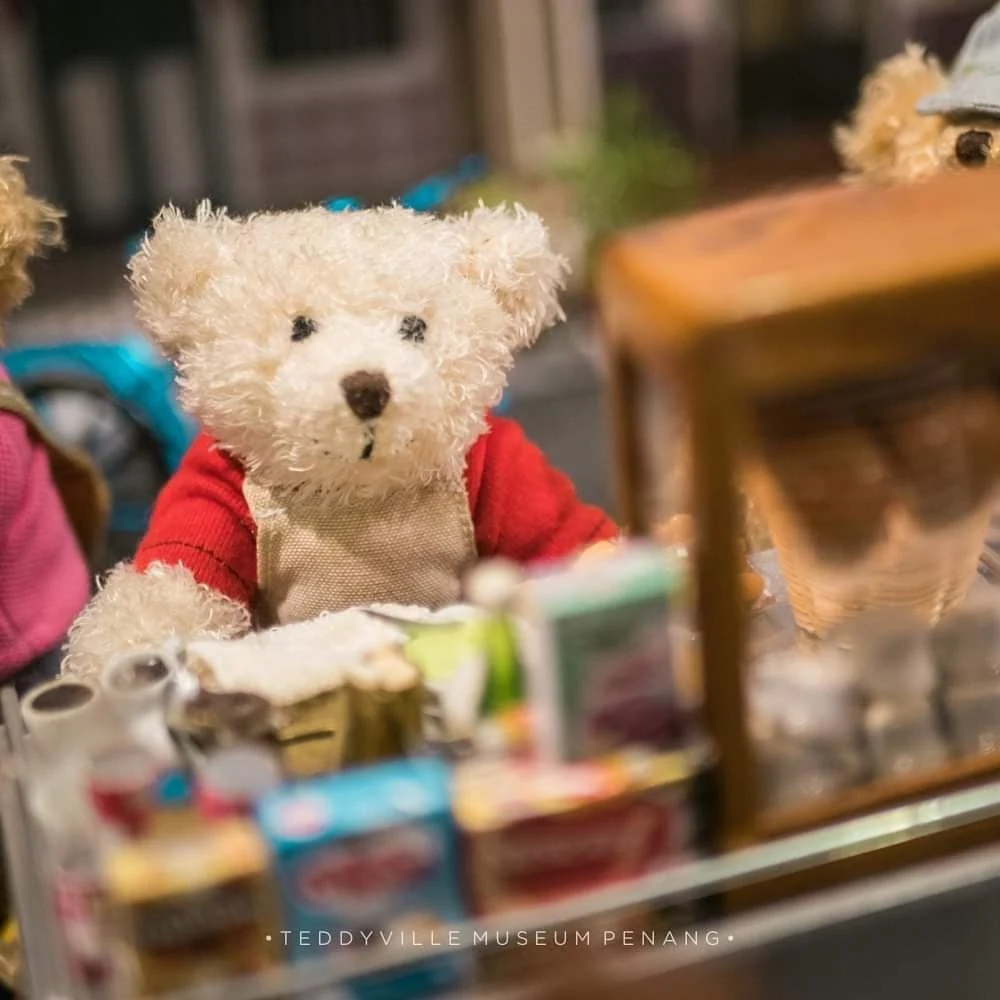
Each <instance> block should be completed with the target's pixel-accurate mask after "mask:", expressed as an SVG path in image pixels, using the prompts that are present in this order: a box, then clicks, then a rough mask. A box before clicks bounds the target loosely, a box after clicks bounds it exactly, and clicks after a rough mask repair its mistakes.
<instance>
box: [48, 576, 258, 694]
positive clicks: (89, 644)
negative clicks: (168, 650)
mask: <svg viewBox="0 0 1000 1000" xmlns="http://www.w3.org/2000/svg"><path fill="white" fill-rule="evenodd" d="M249 629H250V616H249V613H248V612H247V610H246V609H245V608H244V607H242V606H241V605H239V604H237V603H236V602H235V601H231V600H229V599H228V598H226V597H223V596H222V595H221V594H219V593H216V592H215V591H214V590H211V589H210V588H209V587H205V586H203V585H201V584H199V583H197V582H196V581H195V579H194V577H193V576H192V575H191V573H190V572H189V571H188V570H187V569H185V568H184V567H183V566H167V565H164V564H163V563H154V564H153V565H152V566H150V567H149V568H148V569H147V570H146V571H145V572H139V571H138V570H136V569H134V568H133V567H132V566H130V565H128V564H127V563H122V564H121V565H119V566H117V567H116V568H115V569H113V570H112V571H111V573H110V574H109V575H108V577H107V579H106V580H105V582H104V584H103V586H102V587H101V588H100V590H99V591H98V593H97V595H96V596H95V597H94V598H93V600H92V601H91V602H90V604H89V605H88V606H87V608H86V609H85V610H84V612H83V613H82V614H81V615H80V617H79V618H78V619H77V620H76V622H75V623H74V624H73V627H72V628H71V629H70V635H69V643H68V645H67V649H66V656H65V659H64V660H63V668H62V669H63V673H72V674H96V673H97V672H98V671H100V670H101V669H102V668H103V666H104V665H105V664H106V663H107V662H108V661H109V660H111V659H114V658H115V657H118V656H122V655H123V654H125V653H128V652H130V651H131V650H134V649H142V648H149V647H156V646H159V645H160V644H162V643H164V642H165V641H167V640H168V639H171V638H174V637H181V638H194V637H206V638H208V637H210V638H233V637H235V636H239V635H242V634H243V633H245V632H247V631H248V630H249Z"/></svg>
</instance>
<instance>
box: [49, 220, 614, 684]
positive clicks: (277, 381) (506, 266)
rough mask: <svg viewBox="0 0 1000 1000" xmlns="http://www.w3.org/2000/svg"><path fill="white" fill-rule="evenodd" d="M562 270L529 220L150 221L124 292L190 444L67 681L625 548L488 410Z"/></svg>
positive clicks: (75, 655)
mask: <svg viewBox="0 0 1000 1000" xmlns="http://www.w3.org/2000/svg"><path fill="white" fill-rule="evenodd" d="M564 270H565V268H564V263H563V261H562V259H561V258H560V257H559V256H558V255H556V254H555V253H554V252H553V250H552V249H551V247H550V245H549V239H548V234H547V231H546V229H545V226H544V225H543V223H542V221H541V220H540V219H539V218H538V217H537V216H535V215H533V214H531V213H528V212H526V211H524V210H522V209H519V208H518V209H514V210H504V209H496V210H493V209H486V208H480V209H477V210H475V211H472V212H471V213H469V214H467V215H462V216H455V217H451V218H437V217H432V216H429V215H419V214H417V213H415V212H413V211H410V210H408V209H405V208H401V207H387V208H378V209H369V210H360V211H347V212H331V211H329V210H327V209H326V208H322V207H317V208H310V209H306V210H303V211H296V212H285V213H265V214H260V215H255V216H251V217H248V218H235V217H232V216H230V215H228V214H227V213H226V212H225V211H217V210H213V209H212V208H210V207H209V206H207V205H206V206H203V207H202V208H201V209H199V211H198V212H197V214H196V215H195V216H194V217H193V218H185V217H183V216H182V215H181V214H180V213H179V212H177V211H176V210H174V209H167V210H165V211H163V212H162V213H161V214H160V216H159V217H158V219H157V220H156V222H155V225H154V230H153V234H152V236H151V237H150V238H149V239H148V240H147V241H146V243H145V245H144V246H143V248H142V249H141V250H140V251H139V253H138V254H137V255H136V256H135V257H134V258H133V261H132V264H131V279H132V285H133V288H134V291H135V295H136V298H137V304H138V311H139V316H140V318H141V320H142V321H143V324H144V326H145V328H146V329H147V330H148V331H149V333H150V334H151V335H152V336H153V338H154V339H155V340H156V342H157V343H158V344H159V345H160V347H161V348H163V349H164V350H165V351H166V352H167V353H168V354H169V355H170V356H171V357H172V358H173V359H174V361H175V362H176V365H177V370H178V375H179V384H180V392H181V396H182V400H183V402H184V404H185V405H186V406H187V408H188V409H189V410H190V411H191V412H192V413H193V414H194V415H195V416H196V417H197V418H198V420H199V421H200V423H201V426H202V428H203V431H202V434H201V436H200V438H199V439H198V440H197V441H196V442H195V444H194V445H193V446H192V448H191V450H190V452H189V453H188V455H187V457H186V458H185V459H184V461H183V463H182V466H181V468H180V469H179V470H178V472H177V473H176V474H175V476H174V478H173V479H172V481H171V482H170V483H169V484H168V485H167V486H166V488H165V489H164V491H163V493H162V494H161V497H160V499H159V501H158V503H157V506H156V509H155V511H154V514H153V517H152V522H151V524H150V527H149V530H148V533H147V535H146V537H145V539H144V541H143V542H142V544H141V546H140V548H139V550H138V553H137V555H136V558H135V560H134V561H133V562H132V563H131V564H130V565H122V566H120V567H118V568H117V569H115V570H114V571H113V572H112V573H111V575H110V577H109V578H108V579H107V581H106V582H105V584H104V586H103V588H102V589H101V591H100V593H99V594H98V595H97V596H96V597H95V599H94V601H93V602H92V604H91V605H90V607H89V608H88V609H87V611H86V612H85V613H84V614H83V615H82V616H81V618H80V619H79V620H78V621H77V623H76V625H75V627H74V629H73V631H72V635H71V640H70V644H69V650H68V656H67V660H66V663H65V665H64V668H65V669H67V670H70V671H74V672H88V673H89V672H93V671H95V670H98V669H100V667H101V666H102V665H103V664H104V662H106V660H107V659H108V658H110V657H113V656H116V655H120V654H121V653H123V652H126V651H128V650H129V649H132V648H136V647H140V646H149V645H155V644H158V643H161V642H163V641H164V640H166V639H168V638H170V637H172V636H175V635H180V636H187V637H191V636H198V635H214V636H222V637H229V636H235V635H239V634H240V633H242V632H245V631H247V630H248V629H250V628H251V627H253V626H257V627H269V626H274V625H284V624H290V623H294V622H299V621H304V620H308V619H310V618H313V617H315V616H317V615H319V614H322V613H323V612H326V611H336V610H341V609H344V608H348V607H353V606H361V605H366V604H372V603H393V604H403V605H415V606H419V607H423V608H438V607H442V606H445V605H448V604H450V603H454V602H455V601H456V600H458V599H459V597H460V584H461V578H462V575H463V573H464V571H465V570H466V569H467V568H468V567H469V566H470V564H471V563H472V562H474V561H475V560H476V559H477V558H483V557H491V556H503V557H507V558H510V559H512V560H515V561H517V562H520V563H530V562H533V561H536V560H547V559H552V558H558V557H563V556H568V555H571V554H574V553H576V552H579V551H581V550H585V549H588V548H591V547H596V546H599V545H601V544H602V543H608V542H609V541H610V540H612V539H615V538H616V537H617V534H618V531H617V528H616V526H615V525H614V524H613V523H612V521H611V520H610V519H609V518H608V517H607V516H606V515H604V514H603V513H602V512H601V511H599V510H597V509H595V508H593V507H589V506H586V505H585V504H583V503H581V502H580V500H579V499H577V497H576V496H575V494H574V491H573V488H572V486H571V485H570V483H569V481H568V480H567V479H566V478H565V477H564V476H563V475H562V474H560V473H559V472H557V471H556V470H555V469H553V468H552V467H551V466H550V465H549V464H548V463H547V462H546V460H545V459H544V457H543V456H542V454H541V453H540V452H539V451H538V449H537V448H535V447H534V446H533V445H532V444H530V443H529V442H528V441H527V439H526V438H525V437H524V435H523V434H522V433H521V431H520V430H519V429H518V427H517V426H516V425H515V424H513V423H510V422H509V421H506V420H503V419H501V418H495V417H492V416H489V415H488V414H489V411H490V408H491V407H492V406H493V405H494V404H496V403H497V402H498V400H499V399H500V396H501V393H502V391H503V388H504V385H505V382H506V374H507V372H508V370H509V369H510V367H511V364H512V362H513V358H514V354H515V352H516V351H517V350H519V349H520V348H523V347H526V346H528V345H529V344H531V343H532V342H533V341H534V340H535V338H536V337H537V336H538V335H539V333H540V332H541V331H542V330H543V329H545V328H546V327H547V326H549V325H550V324H552V323H553V322H554V321H555V320H556V319H557V317H558V316H559V315H560V309H559V304H558V292H559V289H560V287H561V284H562V281H563V276H564Z"/></svg>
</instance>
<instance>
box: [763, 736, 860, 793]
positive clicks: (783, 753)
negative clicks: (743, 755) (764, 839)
mask: <svg viewBox="0 0 1000 1000" xmlns="http://www.w3.org/2000/svg"><path fill="white" fill-rule="evenodd" d="M755 752H756V758H757V766H758V768H759V774H760V778H761V792H762V797H763V801H764V803H765V805H766V806H767V808H770V809H779V808H785V807H792V806H798V805H805V804H807V803H809V802H815V801H819V800H821V799H825V798H829V797H831V796H833V795H836V794H837V793H839V792H843V791H846V790H847V789H848V788H853V787H855V786H856V785H858V784H860V783H861V782H862V781H864V779H865V777H866V776H867V764H866V761H865V758H864V757H863V755H861V754H860V753H858V752H856V751H853V750H841V751H839V752H831V751H830V750H828V749H824V748H819V747H815V746H809V745H806V744H802V743H798V742H796V741H794V740H786V739H781V738H771V739H759V740H757V741H756V742H755Z"/></svg>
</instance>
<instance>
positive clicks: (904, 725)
mask: <svg viewBox="0 0 1000 1000" xmlns="http://www.w3.org/2000/svg"><path fill="white" fill-rule="evenodd" d="M865 731H866V733H867V736H868V746H869V749H870V751H871V759H872V765H873V767H874V770H875V773H876V775H878V776H879V777H885V778H891V777H899V776H902V775H905V774H916V773H919V772H921V771H928V770H931V769H933V768H936V767H940V766H941V765H943V764H944V763H945V762H946V761H947V760H948V757H949V752H948V746H947V744H946V743H945V740H944V738H943V734H942V732H941V727H940V724H939V721H938V716H937V712H936V711H935V707H934V704H933V702H931V701H930V700H914V701H908V702H889V701H880V702H875V703H873V704H872V705H870V706H869V707H868V710H867V711H866V713H865Z"/></svg>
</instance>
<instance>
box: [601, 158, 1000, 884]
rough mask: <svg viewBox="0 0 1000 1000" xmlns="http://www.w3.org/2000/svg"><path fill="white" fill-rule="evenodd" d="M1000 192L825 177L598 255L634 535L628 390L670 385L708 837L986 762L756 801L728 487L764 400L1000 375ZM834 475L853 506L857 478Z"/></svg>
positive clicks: (978, 774)
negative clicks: (684, 455)
mask: <svg viewBox="0 0 1000 1000" xmlns="http://www.w3.org/2000/svg"><path fill="white" fill-rule="evenodd" d="M998 203H1000V175H997V174H994V173H991V172H981V173H966V174H962V175H951V176H948V177H942V178H939V179H936V180H934V181H932V182H929V183H926V184H922V185H918V186H910V187H896V188H891V189H874V188H869V187H853V186H840V185H830V186H825V187H820V188H814V189H810V190H803V191H796V192H791V193H787V194H780V195H775V196H770V197H766V198H761V199H756V200H752V201H749V202H746V203H743V204H739V205H736V206H732V207H725V208H721V209H714V210H710V211H706V212H703V213H700V214H696V215H693V216H690V217H687V218H682V219H679V220H671V221H667V222H664V223H662V224H657V225H652V226H649V227H646V228H643V229H640V230H636V231H632V232H630V233H627V234H624V235H622V236H620V237H619V238H617V239H616V240H614V241H613V242H612V243H611V244H610V245H609V246H608V247H607V249H606V251H605V254H604V258H603V262H602V267H601V271H600V275H599V299H600V308H601V313H602V326H603V329H604V331H605V337H606V341H607V351H608V357H609V360H610V371H611V386H612V406H613V414H614V420H615V430H616V437H617V444H618V461H619V474H620V481H621V499H622V505H623V510H622V515H623V520H624V523H625V524H627V526H628V527H629V529H630V530H632V531H633V532H635V533H638V534H643V533H646V532H647V531H648V530H649V529H650V527H651V524H650V523H649V521H650V519H651V515H650V512H649V510H648V507H647V505H646V504H645V500H644V498H645V496H646V495H647V493H648V491H649V487H650V483H649V479H650V477H651V475H652V473H651V470H650V467H649V465H648V463H647V461H646V458H645V454H644V448H643V437H644V434H645V432H646V431H647V428H646V427H645V426H644V423H645V422H644V420H643V417H642V415H641V413H640V410H641V407H640V406H639V404H638V399H639V396H640V383H641V382H642V381H643V380H647V381H648V380H650V379H652V380H653V382H654V384H655V385H657V386H658V387H661V388H662V391H663V392H670V393H672V394H673V397H674V398H678V399H679V400H680V407H681V410H682V412H683V414H684V418H685V423H686V428H687V433H688V435H689V444H690V449H691V452H690V453H691V455H692V456H693V458H692V462H691V511H692V512H693V513H694V516H695V521H696V525H697V544H696V555H695V573H696V578H697V579H696V583H697V594H698V622H699V629H700V632H701V641H702V657H703V668H704V684H705V699H706V715H707V722H708V726H709V728H710V731H711V733H712V735H713V737H714V739H715V740H716V741H717V744H718V747H719V749H720V771H719V777H720V808H719V819H720V829H719V845H718V846H719V847H720V848H721V849H724V850H726V849H732V848H736V847H740V846H745V845H747V844H751V843H755V842H760V841H762V840H767V839H771V838H775V837H778V836H783V835H788V834H792V833H796V832H799V831H802V830H806V829H809V828H813V827H817V826H821V825H824V824H827V823H830V822H834V821H837V820H840V819H845V818H849V817H852V816H859V815H864V814H866V813H869V812H873V811H876V810H879V809H884V808H886V807H891V806H894V805H902V804H904V803H910V802H914V801H918V800H924V799H927V798H933V796H934V795H936V794H940V793H941V792H944V791H946V790H953V789H957V788H960V787H962V786H964V785H969V784H973V783H976V782H978V781H981V780H983V779H984V778H985V777H986V776H988V775H993V776H995V775H996V774H998V773H1000V755H996V756H982V757H974V758H971V759H964V760H961V761H956V762H954V763H950V764H948V765H947V766H944V767H941V768H940V769H937V770H935V771H933V772H929V773H921V774H919V775H916V776H910V777H906V778H901V779H894V780H888V781H876V782H874V783H872V784H869V785H867V786H863V787H860V788H858V789H857V790H855V791H851V792H849V793H846V794H843V795H840V796H837V797H835V798H831V799H829V800H828V801H822V802H819V803H815V804H810V805H808V806H803V807H800V808H794V809H785V810H782V811H770V810H769V809H767V808H765V807H764V806H763V805H762V803H761V802H760V801H759V796H758V793H757V771H756V762H755V760H754V756H753V747H752V742H751V739H750V734H749V731H748V720H747V710H746V699H745V692H744V684H743V680H742V672H743V669H744V663H745V661H746V652H747V642H746V638H747V634H748V632H747V624H748V617H747V614H746V612H745V610H744V607H743V604H742V601H741V594H740V588H739V572H740V569H741V567H742V561H741V556H740V553H739V546H738V541H739V539H738V535H739V507H740V504H739V495H740V489H739V487H738V486H737V483H741V482H742V481H743V480H742V478H741V477H742V476H743V473H744V470H745V469H746V468H747V461H748V458H747V456H748V455H751V456H752V454H753V453H754V449H755V448H757V447H758V446H759V439H758V438H755V437H754V433H753V428H754V427H755V426H758V424H755V420H756V419H757V418H756V415H757V414H759V413H760V412H761V409H760V408H761V406H762V405H764V404H765V403H767V402H768V401H773V400H776V399H778V400H789V399H796V398H800V397H802V394H809V393H812V394H813V395H815V394H816V393H820V394H822V392H824V391H826V389H827V387H830V386H857V385H858V384H868V383H867V382H865V381H864V380H872V379H874V380H883V381H882V382H880V383H879V384H883V385H896V384H897V383H899V384H902V383H901V382H900V380H899V379H897V377H896V374H895V373H897V372H901V371H909V370H910V367H911V366H915V365H929V366H930V368H929V370H931V371H933V370H935V366H937V365H938V364H939V363H940V365H941V366H944V365H945V364H946V361H945V359H948V360H947V363H948V364H950V363H952V361H954V360H955V359H958V358H961V361H962V366H963V371H970V370H971V371H974V372H979V373H980V374H982V375H983V376H984V378H985V377H986V376H987V375H988V376H989V377H988V378H986V381H988V382H989V383H990V385H991V387H994V388H995V387H996V386H1000V377H998V378H995V379H994V377H993V373H997V374H998V375H1000V226H998V225H997V224H996V221H995V220H994V218H993V213H994V212H996V211H997V209H996V205H997V204H998ZM942 370H943V369H942ZM859 380H862V381H861V382H859ZM963 384H964V383H963ZM658 391H659V390H658ZM809 412H810V411H809V410H808V409H806V410H803V411H801V413H803V414H808V413H809ZM748 428H749V430H748ZM654 431H655V428H654ZM996 433H997V434H1000V421H998V423H997V427H996ZM755 442H756V443H755ZM998 455H1000V452H998ZM998 461H1000V458H998ZM995 471H996V472H997V473H998V474H1000V467H998V469H997V470H995ZM941 475H944V472H943V471H942V473H941ZM838 489H842V490H844V494H843V496H844V500H843V502H844V503H847V502H848V499H849V498H850V496H851V493H850V491H851V483H843V484H839V485H838ZM829 492H830V493H831V494H832V493H834V492H836V491H834V490H831V491H829ZM826 499H828V500H829V499H830V497H827V498H826ZM836 502H840V501H839V500H837V501H836ZM824 509H825V508H824ZM786 576H787V574H786ZM904 582H905V581H904ZM953 596H954V595H953ZM998 834H1000V825H998V824H990V823H986V824H979V825H978V826H976V827H974V828H973V827H970V828H968V829H965V830H962V831H959V832H958V833H957V834H956V833H951V834H949V835H947V836H946V837H926V838H924V839H922V840H921V841H920V842H919V843H916V844H914V843H908V844H900V845H898V846H897V847H895V848H893V847H889V848H885V849H884V850H883V851H881V852H880V854H879V856H878V857H875V858H872V857H867V858H864V859H841V860H838V861H834V860H833V859H831V863H830V864H828V865H826V866H823V867H822V868H820V869H817V870H815V871H813V872H811V873H809V874H808V875H807V876H797V877H796V878H795V879H794V880H784V881H780V882H777V881H776V882H775V883H773V884H772V885H770V886H768V887H764V889H763V890H757V891H755V893H754V894H753V897H752V899H753V901H760V900H763V899H766V898H772V897H774V896H783V895H786V894H789V893H791V892H793V891H798V890H801V889H806V888H814V887H819V886H820V885H823V884H828V883H831V882H840V881H842V880H843V879H845V878H848V877H853V876H859V875H862V874H865V873H866V872H871V871H874V870H876V869H877V870H885V869H886V868H887V867H889V866H891V865H898V864H903V863H906V862H910V861H915V860H919V859H921V858H926V857H930V856H934V855H936V854H939V853H943V852H946V851H951V850H956V849H958V848H961V847H965V846H971V845H973V844H976V843H979V842H982V841H983V840H984V839H986V838H991V837H994V836H996V835H998ZM750 900H751V897H750V896H747V895H743V896H741V897H739V900H738V901H750Z"/></svg>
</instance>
